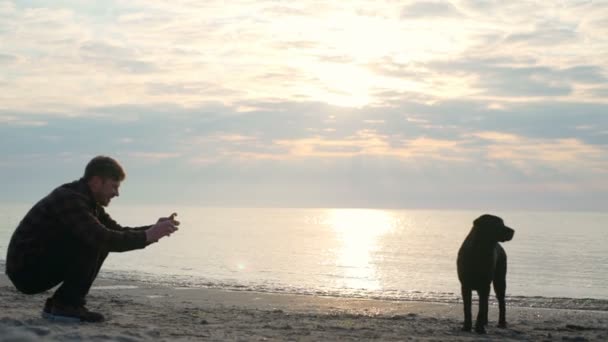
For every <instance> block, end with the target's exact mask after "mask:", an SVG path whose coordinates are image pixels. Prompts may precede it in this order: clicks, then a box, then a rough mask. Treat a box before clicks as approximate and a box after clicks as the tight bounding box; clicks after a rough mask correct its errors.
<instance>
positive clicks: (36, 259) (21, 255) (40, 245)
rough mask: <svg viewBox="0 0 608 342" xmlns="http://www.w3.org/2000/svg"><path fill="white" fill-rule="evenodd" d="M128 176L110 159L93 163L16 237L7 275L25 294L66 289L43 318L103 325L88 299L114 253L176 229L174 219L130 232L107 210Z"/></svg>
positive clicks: (39, 207) (41, 205) (47, 200)
mask: <svg viewBox="0 0 608 342" xmlns="http://www.w3.org/2000/svg"><path fill="white" fill-rule="evenodd" d="M124 179H125V172H124V171H123V169H122V167H121V166H120V164H119V163H118V162H117V161H116V160H114V159H112V158H110V157H106V156H98V157H95V158H93V159H92V160H91V161H90V162H89V163H88V164H87V166H86V168H85V172H84V176H83V177H82V178H81V179H80V180H77V181H74V182H72V183H67V184H63V185H61V186H59V187H58V188H56V189H55V190H53V191H52V192H51V193H50V194H49V195H47V196H46V197H44V198H43V199H41V200H40V201H39V202H38V203H36V204H35V205H34V206H33V207H32V208H31V209H30V211H29V212H28V213H27V214H26V215H25V217H24V218H23V220H22V221H21V222H20V223H19V225H18V227H17V229H16V230H15V232H14V233H13V235H12V237H11V241H10V243H9V246H8V252H7V256H6V274H7V275H8V277H9V278H10V280H11V281H12V283H13V284H14V285H15V287H16V288H17V289H18V290H19V291H21V292H23V293H25V294H36V293H41V292H44V291H46V290H49V289H51V288H53V287H55V286H57V285H59V284H61V285H60V286H59V287H58V288H57V290H56V291H55V293H54V294H53V296H52V297H50V298H48V299H47V300H46V303H45V305H44V308H43V310H42V316H43V317H45V318H48V319H51V320H60V321H75V322H101V321H103V320H104V316H103V315H102V314H100V313H97V312H92V311H89V310H88V309H87V308H86V307H85V304H86V300H85V297H86V296H87V294H88V293H89V289H90V288H91V285H92V284H93V281H94V280H95V278H96V277H97V273H98V272H99V269H100V268H101V265H102V264H103V262H104V260H105V259H106V257H107V256H108V253H109V252H126V251H130V250H135V249H141V248H144V247H146V246H147V245H149V244H151V243H154V242H157V241H158V240H159V239H161V238H162V237H165V236H169V235H171V233H173V232H175V231H176V230H177V226H178V225H179V222H178V221H176V220H175V219H174V216H175V215H176V214H172V215H171V216H170V217H162V218H160V219H158V221H157V222H156V224H154V225H149V226H143V227H136V228H128V227H122V226H120V225H119V224H118V223H116V222H115V221H114V220H113V219H112V218H111V217H110V216H109V215H108V214H107V213H106V212H105V210H104V208H103V207H106V206H108V204H109V203H110V200H111V199H112V198H113V197H115V196H118V188H119V187H120V183H121V182H122V181H123V180H124Z"/></svg>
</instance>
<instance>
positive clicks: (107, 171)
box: [84, 156, 127, 182]
mask: <svg viewBox="0 0 608 342" xmlns="http://www.w3.org/2000/svg"><path fill="white" fill-rule="evenodd" d="M93 176H98V177H101V178H102V179H112V180H115V181H121V182H122V181H123V180H124V179H125V177H126V176H127V175H126V174H125V171H124V170H123V169H122V166H120V164H119V163H118V162H117V161H116V160H114V159H113V158H110V157H107V156H97V157H95V158H93V159H91V161H89V163H88V164H87V167H86V168H85V169H84V180H85V181H88V180H90V179H91V178H93Z"/></svg>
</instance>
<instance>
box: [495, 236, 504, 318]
mask: <svg viewBox="0 0 608 342" xmlns="http://www.w3.org/2000/svg"><path fill="white" fill-rule="evenodd" d="M498 248H499V249H498V258H497V260H496V272H495V273H494V293H496V299H497V300H498V327H499V328H506V327H507V308H506V305H505V293H506V291H507V254H506V253H505V251H504V249H502V247H500V246H499V247H498Z"/></svg>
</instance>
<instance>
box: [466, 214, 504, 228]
mask: <svg viewBox="0 0 608 342" xmlns="http://www.w3.org/2000/svg"><path fill="white" fill-rule="evenodd" d="M496 225H502V219H501V218H500V217H498V216H494V215H490V214H483V215H481V216H479V217H478V218H476V219H475V221H473V226H474V227H479V228H482V227H491V226H496Z"/></svg>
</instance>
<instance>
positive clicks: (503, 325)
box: [498, 322, 507, 329]
mask: <svg viewBox="0 0 608 342" xmlns="http://www.w3.org/2000/svg"><path fill="white" fill-rule="evenodd" d="M498 327H499V328H500V329H506V328H507V322H499V323H498Z"/></svg>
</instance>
